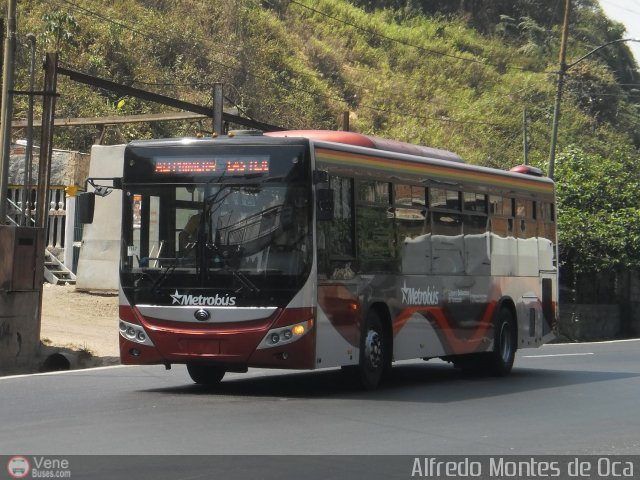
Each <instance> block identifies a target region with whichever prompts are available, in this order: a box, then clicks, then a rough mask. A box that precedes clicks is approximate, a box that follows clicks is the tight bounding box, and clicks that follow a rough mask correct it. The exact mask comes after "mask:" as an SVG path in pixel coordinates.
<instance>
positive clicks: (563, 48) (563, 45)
mask: <svg viewBox="0 0 640 480" xmlns="http://www.w3.org/2000/svg"><path fill="white" fill-rule="evenodd" d="M570 12H571V0H565V2H564V21H563V23H562V38H561V40H560V71H559V72H558V89H557V90H556V103H555V107H554V110H553V127H552V130H551V149H550V151H549V178H551V179H553V173H554V172H553V170H554V167H555V162H556V143H557V141H558V123H559V122H560V102H561V101H562V87H563V86H564V75H565V73H566V71H567V64H566V62H565V60H566V56H567V40H568V38H569V13H570Z"/></svg>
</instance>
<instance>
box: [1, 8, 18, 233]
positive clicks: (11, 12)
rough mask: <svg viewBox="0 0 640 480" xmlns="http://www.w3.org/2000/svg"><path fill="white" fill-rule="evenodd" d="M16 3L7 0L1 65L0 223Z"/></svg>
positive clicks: (10, 109) (4, 191) (7, 155)
mask: <svg viewBox="0 0 640 480" xmlns="http://www.w3.org/2000/svg"><path fill="white" fill-rule="evenodd" d="M16 3H17V0H8V6H7V36H6V37H5V40H4V65H3V66H2V113H1V114H0V225H4V224H5V223H6V221H7V195H8V187H9V163H10V157H11V117H12V116H13V93H12V92H13V77H14V69H15V68H14V67H15V54H16Z"/></svg>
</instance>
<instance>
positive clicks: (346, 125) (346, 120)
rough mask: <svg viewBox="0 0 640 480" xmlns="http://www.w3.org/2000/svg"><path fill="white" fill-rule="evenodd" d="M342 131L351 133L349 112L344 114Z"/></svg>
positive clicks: (346, 111)
mask: <svg viewBox="0 0 640 480" xmlns="http://www.w3.org/2000/svg"><path fill="white" fill-rule="evenodd" d="M342 130H344V131H345V132H348V131H349V110H345V111H344V112H342Z"/></svg>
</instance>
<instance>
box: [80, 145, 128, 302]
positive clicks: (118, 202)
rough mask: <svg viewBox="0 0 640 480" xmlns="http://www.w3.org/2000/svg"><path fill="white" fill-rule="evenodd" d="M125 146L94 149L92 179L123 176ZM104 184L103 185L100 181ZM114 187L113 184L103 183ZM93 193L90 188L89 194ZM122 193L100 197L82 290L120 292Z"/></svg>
mask: <svg viewBox="0 0 640 480" xmlns="http://www.w3.org/2000/svg"><path fill="white" fill-rule="evenodd" d="M124 148H125V145H113V146H102V145H94V146H93V147H92V148H91V166H90V168H89V176H90V177H122V168H123V165H124ZM98 184H100V182H98ZM102 184H104V185H110V183H109V182H102ZM91 190H93V189H92V188H91V186H89V191H91ZM121 195H122V192H121V191H120V190H113V191H112V193H111V194H109V195H108V196H106V197H98V196H96V209H95V214H94V216H93V223H92V224H88V225H85V226H84V231H83V234H82V246H81V247H80V258H79V260H78V272H77V274H76V277H77V280H76V288H77V289H78V290H117V289H118V264H119V261H120V238H121V232H122V228H121V224H120V216H121V212H122V198H121Z"/></svg>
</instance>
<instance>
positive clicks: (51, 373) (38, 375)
mask: <svg viewBox="0 0 640 480" xmlns="http://www.w3.org/2000/svg"><path fill="white" fill-rule="evenodd" d="M138 366H139V365H109V366H107V367H93V368H77V369H75V370H59V371H57V372H42V373H25V374H22V375H9V376H7V377H0V382H1V381H3V380H13V379H16V378H28V377H44V376H48V375H66V374H68V373H82V372H95V371H96V370H110V369H113V368H128V367H138Z"/></svg>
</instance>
